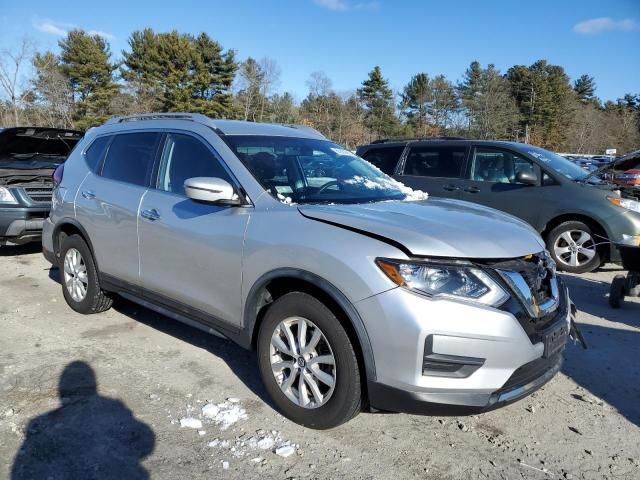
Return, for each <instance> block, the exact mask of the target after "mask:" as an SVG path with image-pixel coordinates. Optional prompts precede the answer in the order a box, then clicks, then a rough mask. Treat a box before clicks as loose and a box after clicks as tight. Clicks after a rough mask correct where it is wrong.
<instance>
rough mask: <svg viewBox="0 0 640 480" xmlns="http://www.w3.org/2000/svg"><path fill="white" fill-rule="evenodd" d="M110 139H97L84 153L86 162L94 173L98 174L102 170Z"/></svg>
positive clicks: (108, 137)
mask: <svg viewBox="0 0 640 480" xmlns="http://www.w3.org/2000/svg"><path fill="white" fill-rule="evenodd" d="M110 139H111V137H110V136H107V137H99V138H96V139H95V140H94V141H93V143H92V144H91V145H89V148H87V150H86V151H85V152H84V161H85V162H86V164H87V166H88V167H89V168H90V169H91V171H92V172H97V171H98V170H99V169H100V164H101V163H102V159H103V158H104V153H105V151H106V150H107V145H109V140H110Z"/></svg>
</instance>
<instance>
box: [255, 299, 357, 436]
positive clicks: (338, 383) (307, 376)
mask: <svg viewBox="0 0 640 480" xmlns="http://www.w3.org/2000/svg"><path fill="white" fill-rule="evenodd" d="M301 322H305V326H304V327H302V325H301ZM287 329H288V331H285V330H287ZM301 330H302V331H303V332H304V333H303V338H304V341H303V342H300V340H299V338H300V337H299V334H300V331H301ZM316 331H319V333H316ZM287 333H289V334H293V335H292V336H291V337H287V335H286V334H287ZM316 335H317V337H320V338H321V339H320V340H316V343H315V345H317V346H316V347H313V348H312V351H311V352H310V353H305V348H302V347H300V345H303V346H304V345H307V346H309V345H312V344H314V343H313V341H314V336H316ZM274 338H275V340H274ZM288 338H291V339H292V341H293V342H290V341H289V340H288ZM279 340H282V342H280V341H279ZM274 342H275V343H276V344H277V345H278V346H275V344H274ZM291 343H293V344H295V345H296V346H295V348H291V345H290V344H291ZM257 346H258V365H259V367H260V373H261V375H262V380H263V382H264V385H265V387H266V389H267V392H269V395H270V396H271V399H272V400H273V402H274V403H275V405H276V407H277V408H278V410H280V412H281V413H282V414H283V415H284V416H285V417H287V418H289V419H290V420H292V421H294V422H296V423H298V424H301V425H304V426H306V427H309V428H314V429H319V430H324V429H328V428H333V427H336V426H338V425H340V424H342V423H345V422H347V421H348V420H350V419H351V418H353V417H354V416H356V415H357V414H358V413H359V411H360V409H361V407H362V387H361V378H360V370H359V367H358V359H357V357H356V353H355V350H354V347H353V345H352V343H351V340H350V339H349V336H348V334H347V332H346V330H345V329H344V327H343V326H342V324H341V323H340V321H339V320H338V319H337V318H336V316H335V315H334V314H333V312H332V311H331V310H330V309H329V308H327V306H326V305H324V304H323V303H322V302H320V301H319V300H318V299H316V298H315V297H312V296H311V295H308V294H306V293H301V292H292V293H288V294H285V295H283V296H282V297H280V298H279V299H277V300H276V301H275V302H273V304H272V305H271V306H270V307H269V310H268V311H267V313H266V315H265V317H264V320H263V321H262V324H261V325H260V330H259V332H258V345H257ZM287 350H288V351H289V352H290V353H292V355H288V354H286V353H285V354H283V353H282V352H285V351H287ZM300 352H302V355H300ZM293 354H295V355H293ZM300 357H302V359H301V360H300ZM330 357H333V358H332V359H330ZM314 358H317V359H318V360H319V359H320V358H323V359H325V360H324V361H323V362H320V363H321V365H322V366H321V365H318V363H315V364H314V365H312V363H311V362H313V361H314V360H313V359H314ZM306 362H309V363H306ZM283 364H287V365H290V367H289V366H287V367H278V365H283ZM331 365H333V367H332V366H331ZM314 367H315V369H314ZM319 368H323V369H324V371H319V372H318V370H319ZM314 372H317V374H318V375H317V376H316V373H314ZM296 375H297V376H296ZM300 378H303V379H304V380H303V381H302V384H300V383H299V382H300ZM323 378H324V380H323V381H321V380H322V379H323ZM330 378H333V383H332V387H329V386H328V384H327V383H325V381H326V380H327V379H330ZM288 380H291V383H289V384H288V385H290V386H289V387H286V385H287V381H288ZM307 380H309V381H310V383H309V382H308V381H307ZM314 382H315V384H316V385H315V388H314V385H312V384H313V383H314ZM318 387H320V390H322V392H320V390H316V389H317V388H318ZM301 392H303V394H301ZM307 392H308V395H307ZM315 392H318V393H320V395H318V396H316V395H315ZM296 398H297V399H298V401H297V402H296ZM309 399H311V400H309ZM307 402H308V403H307ZM305 404H306V406H303V405H305Z"/></svg>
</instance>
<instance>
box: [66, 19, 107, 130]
mask: <svg viewBox="0 0 640 480" xmlns="http://www.w3.org/2000/svg"><path fill="white" fill-rule="evenodd" d="M59 45H60V50H61V53H60V70H61V72H62V73H63V74H64V75H65V76H66V77H67V79H68V81H69V84H70V86H71V91H72V92H73V98H74V100H75V112H74V121H75V124H76V127H78V128H81V129H84V128H88V127H91V126H93V125H99V124H101V123H103V122H104V121H105V120H106V119H107V117H108V116H109V115H110V104H111V101H112V100H113V98H114V96H115V95H117V94H118V90H119V88H118V85H117V84H116V83H115V80H114V72H115V70H116V68H117V64H115V63H111V51H110V48H109V44H108V43H107V41H106V40H105V39H104V38H102V37H101V36H99V35H89V34H88V33H86V32H84V31H82V30H73V31H71V32H69V33H68V34H67V37H66V38H65V39H64V40H61V41H60V42H59Z"/></svg>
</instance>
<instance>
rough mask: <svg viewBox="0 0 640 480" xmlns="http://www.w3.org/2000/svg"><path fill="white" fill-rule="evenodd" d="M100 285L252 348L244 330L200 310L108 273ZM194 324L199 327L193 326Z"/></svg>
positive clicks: (103, 274)
mask: <svg viewBox="0 0 640 480" xmlns="http://www.w3.org/2000/svg"><path fill="white" fill-rule="evenodd" d="M100 285H101V287H102V288H104V289H105V290H107V291H109V292H113V293H125V294H128V296H130V297H133V298H132V300H133V301H135V300H136V299H140V300H143V301H145V302H147V303H149V304H151V305H156V306H158V307H159V308H162V309H165V310H168V311H169V312H171V313H173V314H175V317H174V318H176V319H177V320H179V321H183V322H184V323H187V324H189V325H192V326H200V327H202V329H203V330H207V329H210V328H212V329H214V330H215V331H217V332H218V333H221V334H222V335H224V336H225V337H227V338H228V339H230V340H232V341H233V342H235V343H237V344H238V345H240V346H241V347H243V348H245V349H249V348H250V347H251V343H250V341H249V336H248V335H247V334H246V332H245V331H244V330H243V329H241V328H240V327H238V326H235V325H232V324H230V323H228V322H225V321H224V320H221V319H219V318H217V317H214V316H212V315H210V314H208V313H206V312H203V311H202V310H198V309H196V308H193V307H191V306H189V305H186V304H184V303H181V302H176V301H175V300H172V299H170V298H167V297H165V296H164V295H159V294H157V293H154V292H151V291H149V290H147V289H145V288H142V287H140V286H138V285H132V284H130V283H128V282H125V281H122V280H119V279H117V278H115V277H113V276H111V275H109V274H106V273H100ZM194 323H195V324H197V325H193V324H194Z"/></svg>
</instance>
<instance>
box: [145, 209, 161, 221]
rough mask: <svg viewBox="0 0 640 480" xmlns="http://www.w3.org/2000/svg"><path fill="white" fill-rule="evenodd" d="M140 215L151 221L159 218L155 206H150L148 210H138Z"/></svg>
mask: <svg viewBox="0 0 640 480" xmlns="http://www.w3.org/2000/svg"><path fill="white" fill-rule="evenodd" d="M140 216H141V217H142V218H146V219H147V220H151V221H152V222H153V221H155V220H158V219H159V218H160V214H159V213H158V211H157V210H156V209H155V208H152V209H150V210H142V211H141V212H140Z"/></svg>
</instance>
